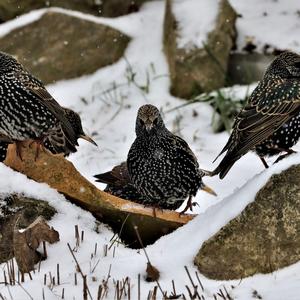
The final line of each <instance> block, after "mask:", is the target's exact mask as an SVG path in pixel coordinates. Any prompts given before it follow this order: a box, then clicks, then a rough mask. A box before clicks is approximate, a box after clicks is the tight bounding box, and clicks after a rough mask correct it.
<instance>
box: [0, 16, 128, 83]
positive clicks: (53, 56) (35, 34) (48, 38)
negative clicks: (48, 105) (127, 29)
mask: <svg viewBox="0 0 300 300" xmlns="http://www.w3.org/2000/svg"><path fill="white" fill-rule="evenodd" d="M128 42H129V38H128V37H127V36H126V35H124V34H123V33H121V32H119V31H117V30H115V29H113V28H111V27H108V26H105V25H101V24H96V23H94V22H89V21H86V20H83V19H79V18H75V17H71V16H68V15H65V14H62V13H54V12H48V13H45V14H44V15H43V16H42V17H41V18H40V19H39V20H37V21H36V22H33V23H31V24H29V25H26V26H24V27H21V28H18V29H15V30H14V31H12V32H10V33H9V34H7V35H6V36H4V37H2V38H1V39H0V49H1V50H2V51H5V52H8V53H10V54H13V55H15V56H16V57H17V58H18V59H19V60H20V61H21V62H22V63H23V64H24V65H25V66H26V67H27V68H28V69H29V70H30V72H32V73H33V74H35V75H36V76H37V77H38V78H40V79H41V80H42V81H44V82H45V83H51V82H53V81H56V80H60V79H68V78H74V77H78V76H81V75H84V74H90V73H92V72H94V71H96V70H97V69H99V68H101V67H104V66H106V65H109V64H112V63H114V62H116V61H117V60H118V59H119V58H120V57H122V55H123V53H124V51H125V49H126V47H127V44H128Z"/></svg>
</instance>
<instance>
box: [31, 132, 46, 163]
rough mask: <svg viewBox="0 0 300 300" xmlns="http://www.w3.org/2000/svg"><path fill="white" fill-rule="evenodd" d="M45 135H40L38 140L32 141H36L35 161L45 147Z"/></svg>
mask: <svg viewBox="0 0 300 300" xmlns="http://www.w3.org/2000/svg"><path fill="white" fill-rule="evenodd" d="M44 140H45V137H43V136H42V137H40V138H38V139H36V140H34V141H33V142H32V143H34V142H35V143H36V151H35V156H34V161H37V159H38V157H39V154H40V150H41V149H44V147H43V143H44Z"/></svg>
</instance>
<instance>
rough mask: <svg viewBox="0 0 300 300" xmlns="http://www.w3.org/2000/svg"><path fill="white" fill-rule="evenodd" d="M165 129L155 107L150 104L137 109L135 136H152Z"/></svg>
mask: <svg viewBox="0 0 300 300" xmlns="http://www.w3.org/2000/svg"><path fill="white" fill-rule="evenodd" d="M164 128H165V124H164V121H163V119H162V117H161V115H160V112H159V110H158V108H157V107H155V106H154V105H151V104H146V105H143V106H141V107H140V108H139V110H138V113H137V118H136V125H135V132H136V135H137V136H139V135H147V136H149V135H153V134H155V133H157V132H159V131H160V130H162V129H164Z"/></svg>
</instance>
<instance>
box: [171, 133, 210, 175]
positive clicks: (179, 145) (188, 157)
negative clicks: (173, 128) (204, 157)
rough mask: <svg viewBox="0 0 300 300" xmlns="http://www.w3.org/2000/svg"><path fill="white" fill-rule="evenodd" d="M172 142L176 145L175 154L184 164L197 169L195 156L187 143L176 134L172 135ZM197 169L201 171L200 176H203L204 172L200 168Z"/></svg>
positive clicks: (197, 164)
mask: <svg viewBox="0 0 300 300" xmlns="http://www.w3.org/2000/svg"><path fill="white" fill-rule="evenodd" d="M173 142H174V144H175V147H176V152H177V155H178V156H179V157H180V158H181V161H183V162H184V163H185V164H188V165H189V167H191V168H195V169H196V170H198V169H199V163H198V160H197V157H196V156H195V154H194V152H193V151H192V150H191V148H190V147H189V145H188V143H187V142H186V141H185V140H183V139H182V138H181V137H179V136H177V135H174V136H173ZM199 171H200V172H201V176H204V173H203V174H202V170H200V169H199Z"/></svg>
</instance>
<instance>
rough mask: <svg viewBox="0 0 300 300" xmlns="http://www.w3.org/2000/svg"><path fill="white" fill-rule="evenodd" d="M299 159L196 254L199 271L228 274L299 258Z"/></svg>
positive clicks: (272, 266)
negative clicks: (296, 163) (297, 163)
mask: <svg viewBox="0 0 300 300" xmlns="http://www.w3.org/2000/svg"><path fill="white" fill-rule="evenodd" d="M299 178H300V165H297V166H293V167H291V168H289V169H288V170H286V171H284V172H282V173H281V174H278V175H274V176H272V177H271V178H270V180H269V181H268V183H267V184H266V185H265V186H264V187H263V188H262V189H261V190H260V191H259V192H258V193H257V195H256V198H255V201H254V202H252V203H250V204H249V205H248V206H247V207H246V208H245V210H244V211H243V212H242V213H241V214H240V215H239V216H238V217H236V218H235V219H233V220H231V221H230V222H229V223H228V224H227V225H226V226H224V227H223V228H222V229H221V230H220V231H219V232H218V233H217V234H216V235H214V236H213V237H212V238H210V239H209V240H208V241H206V242H205V243H204V244H203V246H202V248H201V249H200V251H199V252H198V254H197V256H196V258H195V264H196V265H197V266H198V268H199V270H200V272H201V273H202V274H204V275H205V276H207V277H209V278H213V279H220V280H228V279H239V278H243V277H246V276H251V275H253V274H256V273H270V272H273V271H275V270H278V269H281V268H283V267H286V266H289V265H291V264H294V263H296V262H297V261H299V260H300V182H299Z"/></svg>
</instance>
